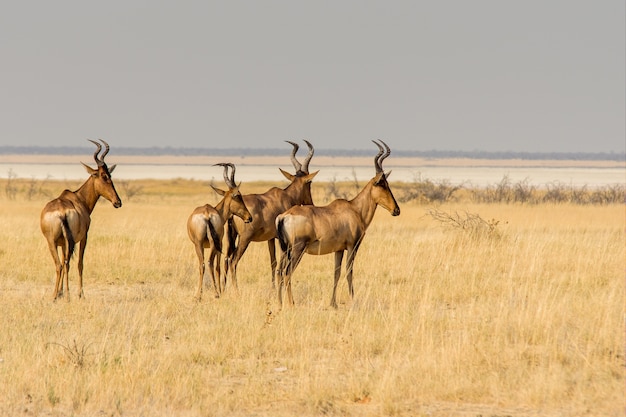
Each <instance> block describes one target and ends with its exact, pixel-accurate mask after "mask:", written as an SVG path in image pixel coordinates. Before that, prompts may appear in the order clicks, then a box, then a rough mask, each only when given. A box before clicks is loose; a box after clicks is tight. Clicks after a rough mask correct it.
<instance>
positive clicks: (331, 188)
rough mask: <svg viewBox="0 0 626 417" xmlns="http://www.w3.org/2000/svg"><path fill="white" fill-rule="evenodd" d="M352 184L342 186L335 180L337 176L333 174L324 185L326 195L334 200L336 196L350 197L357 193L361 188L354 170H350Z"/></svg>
mask: <svg viewBox="0 0 626 417" xmlns="http://www.w3.org/2000/svg"><path fill="white" fill-rule="evenodd" d="M351 182H352V185H351V186H349V187H342V186H340V185H339V183H338V182H337V177H335V176H333V178H332V180H330V181H328V183H327V185H326V196H327V198H328V199H330V200H334V199H337V198H343V199H346V200H347V199H350V198H352V197H353V196H354V195H356V194H358V192H359V191H360V190H361V187H360V185H359V181H358V180H357V177H356V171H355V170H354V169H353V170H352V180H351Z"/></svg>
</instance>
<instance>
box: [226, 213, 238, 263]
mask: <svg viewBox="0 0 626 417" xmlns="http://www.w3.org/2000/svg"><path fill="white" fill-rule="evenodd" d="M233 223H234V221H233V218H232V217H231V218H230V219H228V222H227V225H226V235H227V237H228V251H227V253H226V257H227V258H229V259H230V258H231V257H232V256H233V254H234V253H235V250H237V246H236V241H237V231H236V230H235V225H234V224H233Z"/></svg>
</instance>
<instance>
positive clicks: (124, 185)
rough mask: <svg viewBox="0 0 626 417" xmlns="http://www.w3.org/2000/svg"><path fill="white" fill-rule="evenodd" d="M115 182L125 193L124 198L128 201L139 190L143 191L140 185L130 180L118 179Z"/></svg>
mask: <svg viewBox="0 0 626 417" xmlns="http://www.w3.org/2000/svg"><path fill="white" fill-rule="evenodd" d="M117 183H118V184H119V185H120V188H121V189H122V190H123V191H124V194H125V195H126V200H128V201H130V200H131V199H132V198H133V197H134V196H136V195H137V194H139V193H140V192H141V191H143V186H142V185H138V184H136V183H134V182H132V181H125V180H120V181H117Z"/></svg>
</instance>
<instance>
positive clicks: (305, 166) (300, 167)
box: [285, 139, 315, 174]
mask: <svg viewBox="0 0 626 417" xmlns="http://www.w3.org/2000/svg"><path fill="white" fill-rule="evenodd" d="M285 142H287V143H289V144H290V145H291V146H293V150H292V151H291V163H292V164H293V167H294V168H295V170H296V173H298V172H304V173H305V174H308V173H309V162H311V158H312V157H313V154H314V153H315V149H314V148H313V145H311V143H310V142H309V141H308V140H306V139H304V143H306V146H308V147H309V153H308V154H307V156H306V158H304V162H303V163H300V162H298V160H297V159H296V152H298V149H300V146H298V144H297V143H295V142H292V141H290V140H286V141H285Z"/></svg>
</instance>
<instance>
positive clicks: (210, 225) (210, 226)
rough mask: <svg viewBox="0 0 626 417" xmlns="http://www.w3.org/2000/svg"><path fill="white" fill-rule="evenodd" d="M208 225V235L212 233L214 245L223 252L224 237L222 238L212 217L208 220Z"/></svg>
mask: <svg viewBox="0 0 626 417" xmlns="http://www.w3.org/2000/svg"><path fill="white" fill-rule="evenodd" d="M206 225H207V229H208V232H209V233H208V235H210V236H211V239H212V240H213V247H214V248H215V250H217V251H218V252H220V253H221V252H222V239H221V238H220V236H219V234H218V233H217V231H216V230H215V225H214V224H213V222H212V221H211V220H210V219H209V220H208V221H207V222H206Z"/></svg>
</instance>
